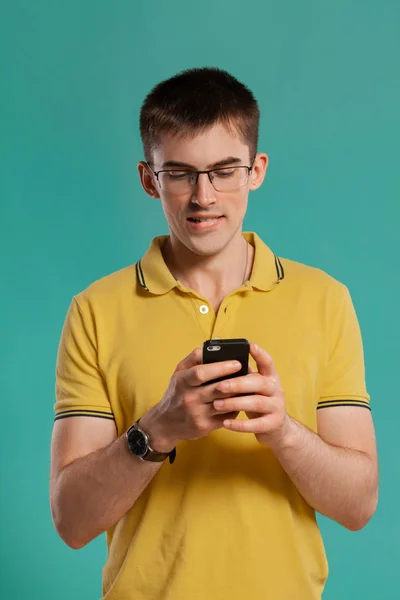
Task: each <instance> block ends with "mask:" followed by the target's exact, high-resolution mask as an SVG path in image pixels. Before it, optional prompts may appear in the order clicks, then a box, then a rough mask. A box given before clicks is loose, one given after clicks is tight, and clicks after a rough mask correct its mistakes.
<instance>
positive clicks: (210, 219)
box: [192, 217, 218, 223]
mask: <svg viewBox="0 0 400 600" xmlns="http://www.w3.org/2000/svg"><path fill="white" fill-rule="evenodd" d="M217 218H218V217H211V218H209V219H195V218H193V219H192V220H193V221H195V222H196V223H202V222H203V221H215V219H217Z"/></svg>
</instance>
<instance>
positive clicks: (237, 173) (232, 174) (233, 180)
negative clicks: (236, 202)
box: [211, 167, 248, 192]
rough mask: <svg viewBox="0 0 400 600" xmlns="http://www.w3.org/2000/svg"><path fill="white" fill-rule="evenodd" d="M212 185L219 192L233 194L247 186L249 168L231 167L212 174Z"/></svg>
mask: <svg viewBox="0 0 400 600" xmlns="http://www.w3.org/2000/svg"><path fill="white" fill-rule="evenodd" d="M211 179H212V184H213V186H214V188H215V189H216V190H217V191H218V192H232V191H233V190H237V189H239V188H241V187H243V186H244V185H246V183H247V180H248V170H247V167H229V168H227V169H218V170H216V171H212V173H211Z"/></svg>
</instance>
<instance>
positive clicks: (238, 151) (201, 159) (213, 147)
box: [153, 123, 250, 170]
mask: <svg viewBox="0 0 400 600" xmlns="http://www.w3.org/2000/svg"><path fill="white" fill-rule="evenodd" d="M229 156H235V157H237V158H240V159H242V161H243V164H247V163H248V162H249V160H250V150H249V147H248V145H247V144H246V143H245V142H244V141H243V139H242V138H241V137H240V135H239V133H238V132H237V131H236V130H235V129H234V128H233V127H232V128H229V127H228V126H227V125H224V124H221V123H218V124H215V125H212V126H211V127H209V128H207V129H205V130H204V131H201V132H199V133H195V134H194V135H176V134H166V135H164V136H163V137H162V139H161V141H160V144H159V145H158V146H157V148H156V149H155V150H154V152H153V158H154V164H155V165H156V166H157V168H158V167H160V166H161V165H162V164H163V163H164V162H167V161H174V162H181V163H187V164H189V165H191V166H193V167H196V168H197V169H199V170H202V169H205V168H207V167H209V166H211V165H214V164H216V163H218V162H219V161H221V160H224V159H225V158H227V157H229Z"/></svg>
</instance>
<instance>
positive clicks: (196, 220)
mask: <svg viewBox="0 0 400 600" xmlns="http://www.w3.org/2000/svg"><path fill="white" fill-rule="evenodd" d="M222 217H223V215H207V217H188V218H187V219H188V221H190V222H191V223H204V222H207V221H215V220H216V219H222Z"/></svg>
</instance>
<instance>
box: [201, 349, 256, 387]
mask: <svg viewBox="0 0 400 600" xmlns="http://www.w3.org/2000/svg"><path fill="white" fill-rule="evenodd" d="M249 350H250V345H249V342H248V341H247V340H246V339H245V338H235V339H233V338H231V339H222V340H220V339H216V340H207V341H206V342H204V344H203V364H209V363H215V362H221V361H225V360H238V361H239V362H240V363H241V364H242V368H241V369H240V371H236V372H235V373H232V374H231V375H225V376H224V377H219V378H218V379H212V380H211V381H207V382H206V383H205V384H204V385H210V383H217V382H218V381H223V380H224V379H231V378H233V377H241V376H242V375H247V373H248V370H249Z"/></svg>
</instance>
